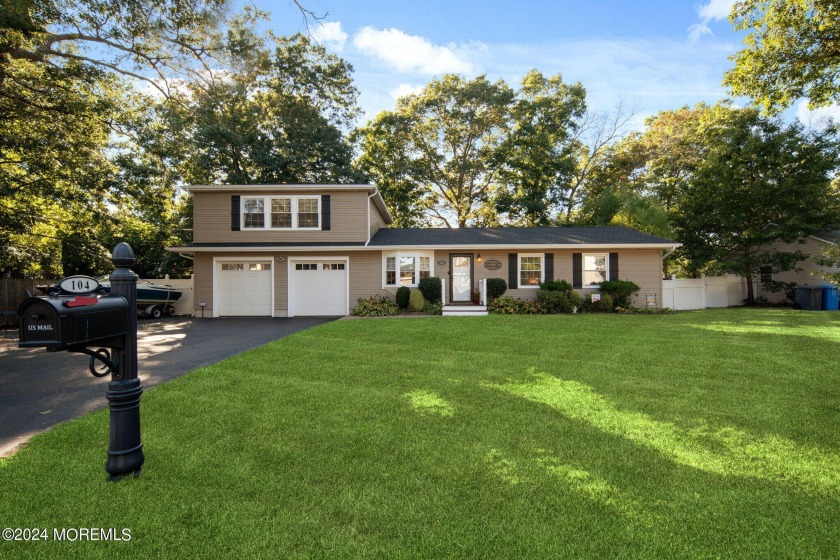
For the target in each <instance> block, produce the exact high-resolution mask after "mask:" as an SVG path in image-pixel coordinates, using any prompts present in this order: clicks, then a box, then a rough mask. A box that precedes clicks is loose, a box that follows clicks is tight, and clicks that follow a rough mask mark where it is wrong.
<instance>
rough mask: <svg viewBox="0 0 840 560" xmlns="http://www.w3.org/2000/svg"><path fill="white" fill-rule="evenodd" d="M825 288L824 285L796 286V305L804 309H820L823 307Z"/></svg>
mask: <svg viewBox="0 0 840 560" xmlns="http://www.w3.org/2000/svg"><path fill="white" fill-rule="evenodd" d="M822 300H823V289H822V286H817V285H813V286H809V285H808V284H806V285H804V286H797V287H796V307H798V308H799V309H802V310H803V311H820V310H821V309H822Z"/></svg>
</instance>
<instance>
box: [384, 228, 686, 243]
mask: <svg viewBox="0 0 840 560" xmlns="http://www.w3.org/2000/svg"><path fill="white" fill-rule="evenodd" d="M636 244H639V245H641V244H676V242H675V241H671V240H670V239H665V238H664V237H658V236H656V235H651V234H649V233H643V232H641V231H636V230H634V229H630V228H626V227H622V226H591V227H580V226H570V227H532V228H527V227H522V228H515V227H498V228H451V229H450V228H394V229H380V230H379V231H377V232H376V234H375V235H374V236H373V238H372V239H371V240H370V244H369V245H368V246H369V247H389V246H411V245H416V246H430V245H453V246H455V245H457V246H468V245H500V246H501V245H636Z"/></svg>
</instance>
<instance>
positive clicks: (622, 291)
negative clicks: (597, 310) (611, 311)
mask: <svg viewBox="0 0 840 560" xmlns="http://www.w3.org/2000/svg"><path fill="white" fill-rule="evenodd" d="M600 290H601V292H602V293H603V294H605V295H608V296H610V298H611V299H612V301H613V304H614V305H615V306H616V307H624V308H630V307H633V302H632V301H630V298H631V296H633V295H634V294H638V293H639V286H638V284H636V283H635V282H631V281H630V280H607V281H605V282H601V288H600Z"/></svg>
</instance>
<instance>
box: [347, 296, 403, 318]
mask: <svg viewBox="0 0 840 560" xmlns="http://www.w3.org/2000/svg"><path fill="white" fill-rule="evenodd" d="M399 312H400V308H399V307H397V304H396V303H394V302H393V301H391V299H390V298H387V297H385V296H381V295H373V296H370V297H369V298H367V299H365V298H359V300H358V305H357V306H356V307H355V309H353V315H358V316H359V317H388V316H389V315H396V314H397V313H399Z"/></svg>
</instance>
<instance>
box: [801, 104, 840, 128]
mask: <svg viewBox="0 0 840 560" xmlns="http://www.w3.org/2000/svg"><path fill="white" fill-rule="evenodd" d="M796 118H797V119H799V122H801V123H802V124H804V125H805V126H808V127H815V128H821V127H823V126H825V125H827V124H828V121H829V120H833V121H834V122H840V105H829V106H828V107H818V108H817V109H813V110H812V109H809V108H808V100H807V99H803V100H802V101H800V102H799V104H798V105H797V106H796Z"/></svg>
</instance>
